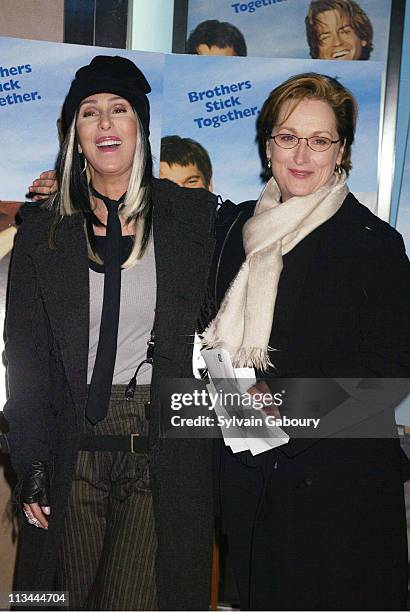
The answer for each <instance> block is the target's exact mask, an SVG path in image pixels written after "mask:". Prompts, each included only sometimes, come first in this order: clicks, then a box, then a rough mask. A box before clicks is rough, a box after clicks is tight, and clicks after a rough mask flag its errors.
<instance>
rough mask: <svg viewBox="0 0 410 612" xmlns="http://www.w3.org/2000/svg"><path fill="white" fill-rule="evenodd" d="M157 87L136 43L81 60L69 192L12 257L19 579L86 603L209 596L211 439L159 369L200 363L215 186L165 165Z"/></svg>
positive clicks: (73, 98)
mask: <svg viewBox="0 0 410 612" xmlns="http://www.w3.org/2000/svg"><path fill="white" fill-rule="evenodd" d="M149 92H150V86H149V84H148V82H147V80H146V79H145V76H144V75H143V74H142V72H141V71H140V70H139V69H138V68H137V67H136V66H135V64H133V63H132V62H131V61H129V60H127V59H125V58H121V57H108V56H98V57H95V58H94V59H93V60H92V62H91V63H90V64H89V65H88V66H84V67H82V68H81V69H80V70H78V72H77V73H76V77H75V79H74V80H73V82H72V84H71V88H70V91H69V93H68V95H67V98H66V101H65V103H64V107H63V115H62V125H63V131H64V133H65V137H64V141H63V143H62V145H61V150H60V154H59V158H58V160H57V177H58V184H59V191H58V192H57V194H56V195H55V196H54V197H53V198H51V199H50V200H49V201H48V202H47V203H46V204H45V205H43V206H38V205H37V204H35V205H32V206H30V205H28V206H27V207H26V210H25V213H24V221H23V224H22V226H21V228H20V230H19V232H18V237H17V240H16V246H15V252H14V257H13V262H12V266H11V276H10V295H9V304H8V312H7V322H6V357H7V361H8V378H9V391H10V393H9V400H8V402H7V404H6V406H5V410H4V412H5V415H6V418H7V420H8V422H9V425H10V434H9V440H10V446H11V457H12V462H13V465H14V467H15V470H16V472H17V473H18V476H19V501H20V502H21V504H22V507H23V510H24V514H25V518H26V520H24V521H22V524H21V532H20V548H19V555H18V565H17V575H16V588H18V589H20V590H31V591H33V590H36V591H38V590H43V591H47V590H52V589H55V588H57V589H59V590H61V591H67V592H68V595H69V601H68V602H67V601H65V605H68V606H69V607H70V608H72V609H96V610H104V609H123V610H131V609H134V610H135V609H145V610H153V609H206V608H207V607H208V604H209V586H208V585H209V572H210V555H211V545H212V509H211V501H210V498H211V496H210V495H209V490H210V487H209V484H210V456H209V448H208V444H207V443H206V441H200V440H196V441H193V442H190V441H181V440H180V441H178V440H176V441H173V440H167V439H165V440H164V439H160V437H159V397H158V381H159V380H160V379H161V378H164V377H172V376H181V377H183V376H186V377H189V376H190V375H191V363H190V359H191V354H192V345H191V344H190V342H189V341H190V338H192V334H193V333H194V330H195V326H196V321H197V319H198V316H199V314H200V309H201V304H202V301H203V297H204V292H205V290H204V287H205V285H206V279H207V276H208V271H209V265H210V260H211V256H212V250H213V219H214V211H215V199H214V196H212V195H211V194H209V193H208V192H205V191H202V190H194V191H193V190H189V191H187V190H184V189H181V188H179V187H177V186H175V185H174V184H172V183H170V182H168V181H155V180H154V179H153V178H152V161H151V152H150V146H149V142H148V135H149V102H148V98H147V94H148V93H149ZM187 224H188V225H187ZM188 226H189V232H187V231H186V228H187V227H188ZM182 237H183V243H182V240H181V238H182ZM154 313H155V316H154ZM147 343H148V351H147ZM151 364H153V367H152V368H151ZM137 369H138V370H139V371H138V377H137V378H136V377H135V372H136V370H137ZM151 370H152V371H151ZM194 542H195V546H194V544H193V543H194ZM60 603H62V601H60Z"/></svg>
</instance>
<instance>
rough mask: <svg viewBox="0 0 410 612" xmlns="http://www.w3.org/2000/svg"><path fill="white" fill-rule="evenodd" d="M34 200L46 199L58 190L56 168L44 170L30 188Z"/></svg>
mask: <svg viewBox="0 0 410 612" xmlns="http://www.w3.org/2000/svg"><path fill="white" fill-rule="evenodd" d="M28 190H29V193H30V194H31V193H32V194H33V195H32V196H31V199H32V200H44V199H45V198H48V196H50V195H52V194H53V193H55V192H56V191H57V179H56V173H55V172H54V170H47V171H46V172H42V173H41V174H40V176H39V177H38V178H37V179H35V180H34V181H33V182H32V184H31V185H30V187H29V188H28Z"/></svg>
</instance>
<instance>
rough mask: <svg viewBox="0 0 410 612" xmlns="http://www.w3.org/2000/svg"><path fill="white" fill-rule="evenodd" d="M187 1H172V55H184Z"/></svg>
mask: <svg viewBox="0 0 410 612" xmlns="http://www.w3.org/2000/svg"><path fill="white" fill-rule="evenodd" d="M188 5H189V0H174V24H173V30H172V53H185V44H186V39H187V27H188Z"/></svg>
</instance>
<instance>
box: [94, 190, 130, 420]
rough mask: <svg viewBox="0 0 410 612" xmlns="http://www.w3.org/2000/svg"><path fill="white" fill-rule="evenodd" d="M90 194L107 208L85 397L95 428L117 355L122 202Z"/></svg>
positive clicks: (103, 411)
mask: <svg viewBox="0 0 410 612" xmlns="http://www.w3.org/2000/svg"><path fill="white" fill-rule="evenodd" d="M90 189H91V192H92V194H93V195H94V196H95V197H96V198H98V199H100V200H102V201H103V202H104V204H105V206H106V207H107V211H108V218H107V226H106V227H107V231H106V234H107V235H106V248H105V257H104V297H103V306H102V313H101V325H100V335H99V337H98V347H97V355H96V358H95V363H94V369H93V374H92V377H91V382H90V389H89V393H88V400H87V407H86V415H87V418H88V420H89V421H91V423H93V424H94V425H95V424H96V423H98V422H99V421H101V420H102V419H103V418H104V417H105V416H106V415H107V410H108V402H109V400H110V395H111V385H112V378H113V375H114V367H115V358H116V355H117V337H118V323H119V315H120V298H121V233H122V232H121V222H120V219H119V217H118V207H119V206H120V204H122V202H123V201H124V198H125V195H126V194H125V193H124V194H123V195H122V196H121V197H120V199H119V200H111V199H110V198H107V197H106V196H103V195H101V194H100V193H98V191H96V190H95V189H94V187H93V186H92V185H90Z"/></svg>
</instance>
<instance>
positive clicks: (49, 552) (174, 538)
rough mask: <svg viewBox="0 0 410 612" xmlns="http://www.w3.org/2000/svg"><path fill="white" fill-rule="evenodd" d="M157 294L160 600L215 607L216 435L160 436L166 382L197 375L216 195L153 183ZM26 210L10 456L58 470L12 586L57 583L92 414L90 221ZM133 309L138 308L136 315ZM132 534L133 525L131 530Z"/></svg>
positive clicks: (27, 535) (27, 531) (16, 276)
mask: <svg viewBox="0 0 410 612" xmlns="http://www.w3.org/2000/svg"><path fill="white" fill-rule="evenodd" d="M153 205H154V208H153V236H154V246H155V255H156V257H155V259H156V274H157V301H156V310H155V326H154V330H155V342H156V344H155V357H154V366H153V375H152V385H151V412H150V414H151V419H150V448H151V451H150V459H151V478H152V487H153V500H154V513H155V521H156V530H157V537H158V555H157V567H156V569H157V588H158V599H159V608H160V609H162V610H167V609H207V608H208V605H209V593H210V591H209V578H210V558H211V548H212V529H213V518H212V517H213V512H212V503H211V495H210V492H211V484H210V483H211V461H210V459H211V453H210V447H209V442H207V441H206V440H205V441H201V440H194V441H182V440H176V441H172V440H160V439H159V436H158V434H159V393H158V381H159V380H160V379H161V378H164V377H170V376H171V377H178V376H180V377H190V376H191V372H192V361H191V360H192V335H193V333H194V331H195V327H196V322H197V319H198V315H199V311H200V308H201V304H202V301H203V298H204V294H205V288H206V282H207V278H208V273H209V266H210V263H211V258H212V252H213V248H214V242H215V241H214V230H213V226H214V218H215V209H216V198H215V197H214V196H212V195H211V194H209V193H208V192H205V191H204V190H191V189H190V190H187V189H181V188H179V187H177V186H176V185H174V184H173V183H170V182H169V181H154V186H153ZM50 219H51V213H50V212H47V211H44V210H40V209H39V207H37V206H32V207H30V209H29V211H28V212H27V213H26V215H25V219H24V221H23V223H22V226H21V228H20V229H19V232H18V235H17V240H16V245H15V251H14V255H13V260H12V264H11V277H10V294H9V303H8V311H7V321H6V358H7V360H8V362H9V364H8V382H9V400H8V402H7V404H6V406H5V410H4V413H5V416H6V418H7V420H8V422H9V425H10V442H11V453H12V455H11V456H12V462H13V465H14V467H15V469H16V471H17V473H18V475H19V476H22V475H23V474H24V472H25V470H26V469H27V467H28V466H29V465H30V463H31V461H32V460H34V459H44V460H47V461H48V462H49V465H50V466H51V467H52V470H53V476H52V485H51V508H52V514H51V518H50V520H49V529H48V531H44V530H40V529H36V528H34V527H32V526H30V525H28V524H27V523H26V522H25V521H24V522H23V525H22V530H21V534H20V549H19V556H18V567H17V579H16V588H18V589H24V590H50V589H52V588H53V579H54V569H55V565H56V558H57V552H58V548H59V543H60V537H61V532H62V527H63V520H64V512H65V508H66V503H67V498H68V495H69V491H70V485H71V479H72V475H73V469H74V466H75V462H76V455H77V449H78V439H79V431H80V426H79V423H81V422H82V420H83V418H84V408H85V400H86V391H87V388H86V384H87V356H88V334H89V280H88V279H89V272H88V261H87V250H86V243H85V237H84V232H83V217H82V215H81V214H76V215H73V216H71V217H66V218H64V219H63V220H62V222H61V223H60V225H59V228H58V233H57V249H54V250H53V249H50V247H49V244H48V227H49V223H50ZM136 316H137V313H136ZM130 537H132V533H130Z"/></svg>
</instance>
